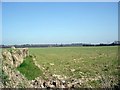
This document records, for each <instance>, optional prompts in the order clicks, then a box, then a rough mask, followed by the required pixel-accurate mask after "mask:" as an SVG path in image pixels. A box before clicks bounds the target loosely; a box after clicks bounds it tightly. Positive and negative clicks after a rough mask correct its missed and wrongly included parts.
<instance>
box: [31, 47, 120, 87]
mask: <svg viewBox="0 0 120 90" xmlns="http://www.w3.org/2000/svg"><path fill="white" fill-rule="evenodd" d="M29 50H30V54H31V55H34V56H35V57H36V62H37V63H38V64H39V65H40V66H41V67H42V68H41V70H42V72H43V73H44V72H47V73H46V74H48V76H50V75H61V76H62V77H69V78H75V79H80V78H83V77H84V78H89V79H90V78H91V79H92V78H94V80H92V81H91V80H90V81H88V82H87V83H88V84H90V85H91V86H96V87H97V86H98V87H100V86H101V85H102V84H105V85H106V84H111V83H112V84H116V83H117V79H118V78H117V77H118V69H117V67H118V61H117V56H118V47H117V46H105V47H49V48H29ZM33 72H34V71H33ZM45 78H49V77H45ZM96 78H100V80H99V79H96ZM95 80H96V81H95Z"/></svg>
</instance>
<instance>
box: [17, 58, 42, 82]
mask: <svg viewBox="0 0 120 90" xmlns="http://www.w3.org/2000/svg"><path fill="white" fill-rule="evenodd" d="M17 69H18V70H19V71H20V72H21V73H22V74H23V75H24V76H25V77H26V78H27V79H28V80H33V79H35V78H36V77H38V76H42V71H41V70H40V69H39V68H38V67H37V66H35V64H34V62H33V60H32V58H31V57H26V58H25V60H24V61H23V63H22V64H21V65H20V66H19V67H18V68H17Z"/></svg>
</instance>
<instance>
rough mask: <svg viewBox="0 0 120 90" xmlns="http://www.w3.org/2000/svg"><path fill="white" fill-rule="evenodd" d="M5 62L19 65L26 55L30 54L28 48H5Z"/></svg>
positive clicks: (3, 54) (15, 65)
mask: <svg viewBox="0 0 120 90" xmlns="http://www.w3.org/2000/svg"><path fill="white" fill-rule="evenodd" d="M2 56H3V63H6V64H8V65H11V66H14V67H18V66H19V65H20V64H21V63H22V62H23V60H24V58H25V57H27V56H29V51H28V48H15V47H12V48H11V49H10V50H6V49H4V50H3V51H2Z"/></svg>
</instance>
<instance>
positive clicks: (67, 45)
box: [0, 41, 120, 48]
mask: <svg viewBox="0 0 120 90" xmlns="http://www.w3.org/2000/svg"><path fill="white" fill-rule="evenodd" d="M118 45H120V41H114V42H113V43H109V44H104V43H100V44H86V43H71V44H24V45H0V48H10V47H12V46H14V47H16V48H25V47H28V48H30V47H31V48H34V47H70V46H118Z"/></svg>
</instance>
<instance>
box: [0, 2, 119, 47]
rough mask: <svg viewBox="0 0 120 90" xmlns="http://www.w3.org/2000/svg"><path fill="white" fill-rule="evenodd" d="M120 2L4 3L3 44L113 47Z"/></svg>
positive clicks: (116, 34)
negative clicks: (78, 44)
mask: <svg viewBox="0 0 120 90" xmlns="http://www.w3.org/2000/svg"><path fill="white" fill-rule="evenodd" d="M115 40H118V3H117V2H56V3H55V2H39V3H38V2H36V3H35V2H21V3H20V2H19V3H15V2H4V3H2V44H5V45H11V44H52V43H55V44H56V43H63V44H65V43H110V42H113V41H115Z"/></svg>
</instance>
